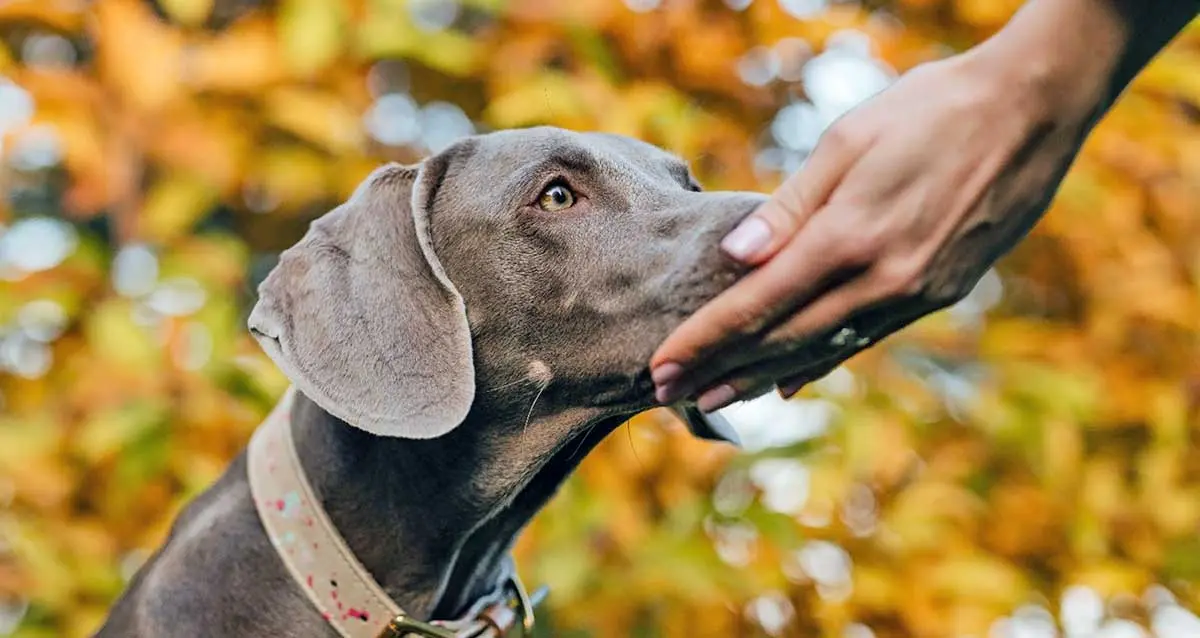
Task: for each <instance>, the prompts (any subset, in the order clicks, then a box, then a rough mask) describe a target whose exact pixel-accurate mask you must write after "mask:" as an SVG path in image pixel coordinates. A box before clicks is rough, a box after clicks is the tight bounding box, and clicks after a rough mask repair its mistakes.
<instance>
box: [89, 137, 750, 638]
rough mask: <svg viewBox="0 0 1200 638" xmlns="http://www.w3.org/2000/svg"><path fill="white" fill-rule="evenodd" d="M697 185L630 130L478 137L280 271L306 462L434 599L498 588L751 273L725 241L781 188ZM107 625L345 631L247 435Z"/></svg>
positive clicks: (277, 332) (263, 325) (381, 181)
mask: <svg viewBox="0 0 1200 638" xmlns="http://www.w3.org/2000/svg"><path fill="white" fill-rule="evenodd" d="M699 191H700V188H699V186H698V185H697V184H696V181H695V180H694V179H693V178H692V176H691V175H690V173H689V171H688V168H687V166H686V165H685V164H684V163H683V162H681V161H680V160H679V159H678V158H676V157H674V156H672V155H670V154H667V153H665V152H664V151H662V150H660V149H658V148H656V147H654V146H652V145H649V144H645V143H642V142H639V141H636V140H632V139H628V138H625V137H620V136H615V135H606V134H594V133H592V134H578V133H571V132H567V131H563V130H559V129H552V128H535V129H524V130H516V131H503V132H498V133H492V134H488V135H482V136H477V137H473V138H468V139H465V140H463V141H461V142H458V143H456V144H455V145H453V146H452V147H451V148H449V149H447V150H446V151H443V152H441V153H439V154H437V155H435V156H433V157H431V158H429V159H427V160H425V161H424V162H423V163H421V164H420V165H418V166H414V167H404V166H398V165H389V166H386V167H383V168H381V169H379V170H377V171H376V172H375V173H373V174H372V175H371V177H369V178H368V179H367V180H366V181H365V182H364V183H363V185H362V186H360V187H359V189H358V191H357V192H356V193H355V195H354V196H353V197H352V198H351V199H350V200H349V201H348V202H347V203H345V204H343V205H342V206H339V207H338V208H336V209H335V210H333V211H332V212H330V213H328V214H326V215H325V216H323V217H321V218H320V219H319V220H317V221H316V222H314V223H313V224H312V226H311V228H310V230H309V232H308V233H307V234H306V235H305V237H304V238H303V239H302V240H301V241H300V242H299V243H298V244H297V245H295V246H293V247H292V248H290V249H288V250H287V251H285V252H284V253H283V255H282V257H281V260H280V263H279V265H278V266H277V267H276V268H275V269H274V270H273V271H272V272H271V274H270V275H269V276H268V277H267V279H266V280H265V281H264V282H263V284H262V285H261V287H260V288H259V294H260V299H259V301H258V304H257V305H256V306H255V308H254V310H253V312H252V313H251V316H250V320H249V324H250V330H251V331H252V332H253V334H254V335H255V337H256V338H257V339H258V341H259V342H260V343H261V344H262V346H263V348H264V349H265V350H266V351H267V353H268V354H269V355H270V356H271V357H272V359H274V360H275V362H276V363H277V364H278V365H279V366H280V367H281V369H282V370H283V371H284V372H285V373H286V374H287V376H288V377H289V378H290V379H291V381H292V382H293V384H294V387H295V388H296V391H297V392H296V394H295V400H294V402H293V404H292V409H291V414H290V416H291V422H292V431H293V433H294V434H293V436H294V438H295V449H296V450H297V455H298V458H299V463H300V465H302V466H303V470H304V472H305V473H306V474H307V476H308V479H309V481H310V482H311V484H312V489H313V492H314V494H316V495H317V497H318V498H319V500H320V502H321V504H322V505H323V506H324V509H325V511H326V512H327V513H328V517H329V519H330V520H331V521H332V523H333V524H334V525H335V526H336V528H337V529H338V530H339V531H340V532H341V534H342V536H343V537H344V539H345V543H346V545H347V546H348V547H349V548H350V550H352V551H353V553H354V554H355V555H356V556H357V558H358V560H359V561H360V562H361V563H362V565H363V566H364V567H365V568H366V569H367V570H369V572H370V574H371V575H373V576H374V578H375V580H376V581H377V582H378V583H379V584H380V585H381V586H382V588H383V590H384V591H386V593H387V594H388V595H389V596H391V598H392V599H394V600H395V601H396V603H398V604H399V605H400V606H402V607H403V608H404V609H405V610H408V612H409V613H410V614H411V615H412V616H414V617H416V618H420V619H428V618H457V617H459V616H460V615H461V614H463V613H464V612H465V610H468V609H470V608H471V607H472V605H473V604H474V603H475V601H477V600H479V599H481V598H484V597H486V596H488V595H489V594H491V593H493V592H494V590H495V589H496V587H497V586H498V583H499V582H501V581H502V580H503V579H504V577H505V575H506V574H507V573H508V572H509V570H511V568H512V567H511V558H510V556H509V550H510V547H511V546H512V544H513V541H514V539H515V537H516V535H517V533H518V532H519V531H520V530H521V529H522V527H524V526H525V524H526V523H527V522H528V521H529V520H530V518H531V517H532V516H533V515H534V514H535V513H536V512H537V510H538V509H539V508H541V507H542V505H543V504H544V503H546V501H547V500H548V499H549V498H550V497H551V496H552V495H553V493H554V492H555V491H556V489H557V488H558V486H559V485H560V484H561V483H562V481H563V480H564V479H565V478H566V477H567V476H568V474H569V473H570V472H571V471H572V470H573V469H574V468H575V467H576V465H577V464H578V463H579V461H580V460H581V458H582V457H583V455H585V454H586V453H587V451H589V450H590V449H591V448H592V447H593V446H594V445H595V444H596V443H598V442H599V441H600V440H601V439H602V438H604V436H605V435H607V434H608V433H609V432H610V431H612V430H613V429H615V428H616V427H617V426H619V425H620V424H621V423H622V422H624V421H625V420H626V419H628V418H629V417H630V416H631V415H633V414H635V413H637V412H640V411H642V410H645V409H648V408H650V407H652V406H653V404H654V402H653V397H652V394H653V393H652V390H653V384H652V383H651V381H650V378H649V372H648V370H647V367H646V366H647V361H648V359H649V357H650V355H651V353H652V352H653V351H654V349H655V347H656V346H657V345H658V344H659V343H660V342H661V341H662V340H663V339H664V338H665V337H666V336H667V334H668V333H669V332H670V331H671V330H672V328H674V327H675V326H676V325H678V324H679V323H680V322H681V321H682V320H683V318H684V317H685V316H687V315H688V314H690V313H692V312H693V311H695V310H696V309H697V308H698V307H699V306H700V305H701V304H703V303H704V302H705V301H707V300H709V299H711V298H712V297H714V296H715V295H716V294H717V293H719V292H720V291H721V290H723V289H724V288H726V287H728V286H729V285H730V284H732V283H733V282H734V281H735V280H736V279H737V278H738V277H739V276H741V274H743V273H742V271H741V270H739V269H738V268H737V266H735V265H734V264H733V263H732V262H730V261H728V260H726V259H725V258H723V257H722V255H721V254H720V253H719V250H718V248H717V245H718V242H719V240H720V238H721V237H723V236H724V234H725V233H726V232H728V231H729V230H731V229H732V228H733V227H734V225H735V224H736V223H737V222H738V221H740V220H741V219H742V218H743V217H744V216H746V215H747V214H748V213H749V212H751V210H753V209H754V208H755V207H756V206H757V205H758V204H760V203H761V202H762V201H764V199H765V198H764V197H763V196H761V195H758V194H753V193H741V192H725V193H701V192H699ZM691 416H693V417H696V416H698V415H696V414H694V413H693V414H691ZM690 424H691V425H692V426H693V429H694V430H695V429H696V428H705V427H708V428H710V429H709V430H707V431H700V432H697V433H698V434H700V435H702V436H707V437H709V438H719V437H728V436H729V432H728V431H726V430H724V429H723V428H721V426H719V425H718V426H714V425H713V424H712V423H708V424H706V423H705V422H704V421H702V420H700V419H696V418H693V419H692V420H691V423H690ZM713 427H715V428H716V431H713V430H712V429H711V428H713ZM98 635H99V636H104V637H116V636H121V637H125V636H146V637H155V638H162V637H174V636H179V637H186V638H193V637H199V636H206V637H224V636H292V637H306V636H331V635H335V634H334V632H333V630H332V629H331V627H330V626H329V625H328V624H327V623H325V622H324V621H323V619H322V616H321V614H319V613H318V612H317V610H316V609H315V608H314V607H313V606H312V605H311V604H310V603H309V600H307V599H306V598H305V595H304V594H303V593H302V591H301V589H300V587H299V586H298V585H297V583H296V582H295V581H294V579H293V578H292V577H291V576H290V574H289V573H288V571H287V570H286V569H285V567H284V564H283V563H282V562H281V560H280V557H279V555H277V553H276V551H275V548H274V547H273V546H272V544H271V543H270V542H269V541H268V538H267V536H266V534H265V533H264V529H263V526H262V524H261V523H260V520H259V518H258V515H257V512H256V509H255V504H254V502H253V501H252V498H251V493H250V486H249V484H248V480H247V461H246V454H245V453H243V454H242V455H240V456H239V457H238V458H237V459H236V460H235V461H234V462H233V463H232V464H231V466H230V467H229V469H228V470H227V471H226V472H225V474H224V476H223V477H222V478H221V479H220V480H219V481H218V482H217V483H216V484H215V485H214V486H213V487H212V488H210V489H209V490H208V491H206V492H205V493H204V494H203V495H201V496H199V497H198V498H197V499H196V500H195V501H194V502H193V503H191V504H190V505H189V506H188V507H187V509H186V510H185V511H184V512H183V513H182V514H181V515H180V517H179V519H178V520H177V521H176V522H175V524H174V526H173V528H172V530H171V533H170V536H169V538H168V539H167V542H166V544H165V545H164V546H163V547H162V548H161V549H160V550H159V551H158V552H157V553H156V554H155V555H154V556H153V558H152V559H151V560H150V561H149V562H148V563H147V564H146V565H145V566H144V567H143V568H142V569H141V571H140V572H139V573H138V574H137V576H136V577H135V578H134V579H133V582H132V583H131V584H130V586H129V589H128V591H127V592H126V593H125V595H124V596H123V598H122V599H121V600H120V601H119V602H118V603H117V604H116V606H115V607H114V609H113V611H112V613H111V615H110V617H109V619H108V621H107V623H106V624H105V625H104V627H102V628H101V630H100V632H99V634H98Z"/></svg>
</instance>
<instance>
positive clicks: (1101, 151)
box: [0, 0, 1200, 638]
mask: <svg viewBox="0 0 1200 638" xmlns="http://www.w3.org/2000/svg"><path fill="white" fill-rule="evenodd" d="M864 4H867V5H870V6H867V7H864V6H860V5H859V4H857V3H854V2H835V3H832V4H830V3H827V2H823V1H821V0H811V1H810V0H725V1H724V2H721V1H718V0H661V1H658V0H628V2H624V3H623V2H621V1H620V0H575V1H572V2H563V1H558V0H510V1H508V2H505V1H503V0H460V1H458V2H454V1H446V0H409V1H407V2H406V1H405V0H277V1H275V2H267V1H260V0H158V2H149V1H144V0H96V1H95V2H90V3H88V2H81V1H68V0H8V1H7V2H0V40H2V42H3V44H4V46H0V149H2V152H3V156H2V160H3V163H2V164H0V189H2V193H3V198H0V635H4V634H5V633H6V632H12V633H13V635H16V636H20V637H22V638H34V637H43V636H44V637H51V636H69V637H70V636H83V635H87V633H88V632H89V631H90V630H92V629H94V628H95V627H96V626H97V624H98V622H99V621H100V619H101V618H102V617H103V615H104V614H105V612H106V610H107V606H108V605H109V604H110V603H111V601H112V600H113V598H114V597H115V596H116V595H117V594H118V593H119V592H120V591H121V589H122V588H123V586H124V583H125V579H126V578H127V577H128V576H129V575H130V574H131V573H132V571H133V570H134V569H136V567H137V566H138V565H139V564H140V561H142V560H144V559H145V557H146V555H147V552H148V551H149V550H151V549H152V548H154V547H156V546H157V545H158V544H159V542H160V541H161V540H162V538H163V535H164V533H165V531H166V529H167V526H168V525H169V523H170V521H171V519H172V517H173V516H174V514H175V513H176V512H177V511H178V509H179V508H180V507H181V505H182V504H183V503H185V502H186V501H187V500H188V499H190V498H191V497H193V496H194V495H196V494H197V493H198V492H199V491H201V490H203V489H204V488H205V487H206V486H208V485H209V484H210V483H211V482H212V481H213V480H214V479H215V477H216V476H217V475H218V473H219V472H220V471H222V469H223V468H224V466H225V464H226V463H227V462H228V461H229V460H230V459H231V458H232V456H233V455H235V454H236V453H237V452H238V451H239V450H240V448H241V446H242V445H244V443H245V442H246V440H247V438H248V436H249V434H250V432H251V431H252V430H253V428H254V427H255V426H256V425H257V423H258V422H259V420H260V418H261V417H262V416H263V415H264V414H265V412H266V410H267V409H268V408H269V407H270V406H271V405H272V404H273V402H274V400H275V398H276V397H278V396H279V394H280V392H281V391H282V390H283V388H284V387H285V385H286V380H285V379H284V378H283V377H282V376H281V375H280V373H279V372H278V371H277V370H276V369H275V368H274V367H273V366H272V365H271V364H270V363H269V362H268V360H267V359H266V358H265V356H264V355H263V354H262V353H261V352H260V351H259V350H258V348H257V346H255V345H254V344H253V343H252V341H251V340H250V339H249V337H248V335H247V334H246V331H245V329H244V317H245V313H246V311H247V308H248V304H249V302H251V301H252V299H253V295H254V292H253V291H254V286H255V285H256V284H257V282H258V281H259V280H261V278H262V276H263V275H264V274H265V273H266V271H267V270H269V268H270V267H271V265H272V263H273V261H272V260H273V257H274V255H275V254H276V253H277V252H278V251H279V250H280V249H282V248H284V247H286V246H288V245H290V244H291V243H292V242H294V241H295V240H296V239H297V238H298V237H299V236H300V234H301V233H302V232H303V229H304V228H305V226H306V224H307V223H308V222H309V221H310V220H311V219H313V218H314V217H316V216H317V215H319V214H321V213H323V212H324V211H326V210H328V209H329V208H330V207H331V206H333V205H334V204H336V203H337V202H338V201H339V200H341V199H342V198H344V197H346V196H347V195H348V194H349V193H350V191H351V190H352V189H353V187H354V186H355V185H356V184H357V182H358V181H359V180H360V179H361V178H362V177H363V176H364V175H365V174H366V173H367V172H368V171H369V170H370V169H371V168H372V167H373V166H375V165H376V164H378V163H379V162H381V161H383V160H386V159H397V160H402V161H411V160H414V159H417V158H419V157H421V156H422V155H424V154H426V153H428V152H429V151H430V150H431V149H432V150H436V149H437V148H439V147H440V146H442V145H444V144H445V143H447V142H448V141H449V140H451V139H453V138H454V137H455V136H457V135H462V134H465V133H469V132H471V131H481V130H487V129H489V128H491V129H495V128H505V127H518V126H526V125H532V124H542V123H544V124H554V125H558V126H563V127H568V128H575V129H599V130H605V131H610V132H617V133H624V134H628V135H633V136H636V137H639V138H642V139H645V140H647V141H650V142H653V143H656V144H660V145H662V146H664V147H667V148H669V149H671V150H673V151H675V152H678V153H680V154H681V155H683V156H684V157H686V158H688V159H689V160H690V161H691V162H692V163H693V166H694V168H695V170H696V171H697V173H698V174H699V176H700V177H701V179H702V181H703V182H704V183H705V184H706V186H708V187H710V188H750V189H759V190H764V191H766V190H769V189H770V188H771V187H772V186H773V185H774V184H776V183H778V180H779V178H780V177H781V175H782V174H783V173H784V172H786V171H790V170H794V169H795V168H796V167H798V166H799V162H800V160H801V159H802V157H803V154H804V152H805V150H806V149H807V148H808V147H810V146H811V142H812V140H813V139H815V135H816V134H817V133H819V130H820V128H821V127H822V126H823V125H824V124H826V123H827V122H828V120H829V119H830V118H831V117H834V116H836V114H837V110H838V109H839V108H843V109H844V108H845V107H848V106H849V104H843V103H842V102H846V101H848V100H849V101H854V100H857V99H861V98H862V97H865V95H866V94H869V92H870V91H871V90H874V88H878V87H876V86H875V85H876V84H880V83H886V81H887V79H888V78H890V77H893V76H894V74H895V73H898V72H903V71H904V70H906V69H908V68H911V67H912V66H914V65H916V64H919V63H920V62H922V61H926V60H930V59H934V58H935V57H937V56H941V55H946V54H948V53H949V52H951V51H953V50H954V49H960V48H963V47H966V46H969V45H970V44H971V43H972V42H975V41H977V40H979V39H980V38H982V37H985V36H986V35H987V34H988V33H990V32H992V31H993V30H994V29H996V28H998V27H999V25H1001V24H1003V22H1004V21H1005V19H1006V18H1007V17H1008V16H1009V15H1010V14H1011V13H1012V11H1014V10H1015V9H1016V8H1017V7H1018V6H1019V5H1020V4H1021V2H1019V1H1018V0H954V1H949V0H903V1H898V2H884V3H879V2H872V3H864ZM1197 26H1198V25H1196V24H1193V28H1191V29H1190V30H1189V31H1187V32H1185V34H1184V35H1183V36H1182V37H1181V38H1180V40H1179V41H1177V42H1176V43H1175V44H1174V45H1172V47H1171V48H1169V49H1168V50H1167V51H1166V52H1165V53H1164V54H1163V55H1162V56H1161V57H1160V58H1159V59H1158V61H1156V62H1155V63H1154V64H1153V65H1152V66H1151V67H1150V68H1149V69H1148V70H1147V72H1146V73H1144V74H1143V75H1142V77H1140V78H1139V79H1138V80H1137V82H1136V83H1135V85H1134V87H1133V88H1132V89H1131V91H1130V92H1129V93H1128V94H1126V95H1125V96H1124V98H1123V99H1122V101H1121V103H1120V104H1119V106H1118V107H1117V108H1116V109H1115V110H1114V111H1113V112H1112V113H1111V114H1110V115H1109V116H1108V117H1107V118H1106V119H1105V120H1104V121H1103V122H1102V123H1101V125H1100V126H1099V128H1098V129H1097V130H1096V131H1095V133H1094V134H1093V136H1092V137H1091V139H1090V140H1089V142H1088V144H1087V146H1086V148H1085V150H1084V153H1083V154H1082V156H1081V157H1080V158H1079V160H1078V161H1077V163H1076V165H1075V167H1074V168H1073V170H1072V172H1071V174H1070V176H1069V178H1068V179H1067V182H1066V184H1065V185H1064V187H1063V188H1062V190H1061V193H1060V196H1059V197H1058V198H1057V200H1056V202H1055V204H1054V207H1053V210H1052V212H1051V213H1050V214H1049V216H1048V217H1047V218H1046V220H1045V221H1044V222H1043V223H1042V224H1041V225H1040V226H1039V227H1038V228H1037V229H1036V230H1035V232H1034V234H1033V235H1032V236H1031V237H1030V238H1029V239H1028V241H1026V242H1025V243H1024V244H1023V245H1022V246H1021V248H1020V249H1019V250H1018V251H1017V252H1016V253H1015V254H1013V255H1012V256H1010V257H1009V258H1006V259H1005V260H1004V261H1003V262H1002V265H1001V267H1000V268H999V269H998V272H994V273H989V275H988V276H987V277H986V278H985V279H984V281H983V282H982V283H981V284H980V286H979V288H978V289H977V290H976V291H975V293H973V294H972V295H971V296H970V297H969V298H968V299H967V300H966V301H964V302H962V303H960V304H959V305H957V306H956V307H955V308H953V309H951V310H949V311H947V312H943V313H939V314H938V315H936V316H933V317H931V318H929V319H927V320H925V321H922V322H921V323H919V324H918V325H916V326H914V327H913V328H911V329H909V330H906V331H904V332H903V333H901V334H900V335H898V336H897V337H895V338H893V339H890V340H888V341H887V342H885V343H884V344H883V345H881V346H878V347H876V348H874V349H872V350H870V351H868V352H867V353H865V354H863V355H861V356H859V357H858V358H857V359H856V360H855V361H853V362H852V363H851V365H849V366H848V368H846V369H841V370H838V371H837V372H835V373H834V374H833V375H831V377H829V378H827V379H826V380H824V381H823V382H822V383H820V384H818V385H817V386H816V387H815V388H813V389H811V390H809V391H807V392H806V393H805V396H804V397H803V398H801V399H798V400H795V401H792V402H790V403H788V404H783V402H778V404H776V405H773V406H772V405H768V406H766V407H762V406H759V407H758V408H754V409H751V408H745V409H742V411H741V412H738V413H737V414H739V415H741V418H742V419H743V421H745V422H746V423H749V424H750V427H751V429H753V430H754V431H755V432H757V433H758V434H757V435H755V436H751V437H749V439H750V440H749V442H750V443H751V445H750V446H749V449H748V450H746V451H744V452H740V453H735V452H733V451H732V450H730V449H727V448H725V447H722V446H715V445H711V444H707V443H702V442H698V441H694V440H691V439H690V438H689V437H688V435H687V434H686V432H685V431H683V430H682V429H681V428H680V427H679V426H678V425H677V424H676V423H674V422H673V421H671V420H670V418H669V417H668V416H667V415H665V414H660V413H649V414H646V415H643V416H641V417H638V418H636V419H634V420H633V421H632V422H630V423H629V424H628V426H627V427H625V428H622V429H621V430H618V431H617V432H616V433H615V434H614V435H613V436H611V437H610V438H609V440H608V441H606V442H605V443H604V444H603V445H602V446H601V447H600V448H599V449H598V450H597V451H596V452H595V453H594V454H593V455H592V456H591V457H590V458H589V459H588V460H587V461H586V462H585V463H584V465H583V467H582V468H581V469H580V471H579V472H578V474H577V475H576V476H575V477H574V478H573V479H572V480H571V481H570V482H569V483H568V484H567V485H566V486H565V487H564V489H563V491H562V492H561V493H560V495H559V496H558V497H557V498H556V499H555V500H554V501H553V502H552V503H551V505H550V506H549V507H548V508H547V509H546V510H545V511H544V512H542V514H541V515H540V516H539V517H538V519H537V520H536V522H535V523H534V525H533V526H532V527H531V528H530V529H529V530H528V531H527V533H526V534H525V536H524V537H523V538H522V540H521V543H520V546H519V548H518V550H519V551H518V555H519V559H520V565H521V568H522V571H523V572H524V574H525V575H526V576H527V580H529V581H532V582H546V583H548V584H549V585H550V586H551V588H552V594H551V598H550V599H549V602H548V606H547V610H546V611H545V619H546V625H545V627H546V632H545V635H557V636H679V637H684V636H758V635H785V636H830V637H845V638H866V637H869V636H875V637H878V638H884V637H899V636H918V637H922V638H938V637H942V636H945V637H951V636H976V637H978V638H983V637H984V636H995V637H997V638H999V637H1005V636H1014V637H1015V636H1052V635H1056V634H1053V633H1045V632H1047V631H1050V630H1052V629H1053V628H1054V627H1057V628H1058V630H1059V631H1060V632H1061V633H1062V634H1063V635H1066V636H1072V637H1075V636H1090V635H1100V636H1108V635H1112V636H1118V635H1119V636H1137V635H1155V636H1160V637H1164V638H1166V637H1170V638H1177V637H1179V638H1181V637H1183V636H1187V635H1200V634H1188V633H1186V632H1187V631H1189V630H1188V627H1191V628H1192V629H1191V631H1196V627H1197V626H1200V620H1196V617H1195V616H1194V615H1192V614H1191V612H1189V611H1187V610H1189V609H1190V610H1193V611H1194V610H1196V609H1198V608H1200V28H1197ZM834 54H836V55H834ZM838 65H841V66H838ZM819 69H824V70H823V71H822V72H821V73H817V70H819ZM831 82H832V84H830V83H831ZM873 83H874V84H873ZM880 85H882V84H880ZM873 87H874V88H873ZM818 91H821V92H822V94H821V95H818V94H817V93H818ZM929 99H930V100H936V99H937V96H930V98H929ZM839 100H840V101H841V102H839ZM789 109H790V110H789ZM789 127H790V128H789ZM802 127H806V128H803V130H804V131H807V133H804V134H803V135H801V134H800V133H797V132H796V131H799V130H801V128H802ZM805 135H807V137H805ZM929 143H930V144H937V143H938V140H936V139H930V140H929ZM945 152H947V153H954V149H953V148H947V149H945ZM767 408H771V409H770V410H768V409H767ZM1189 623H1191V624H1189ZM1018 628H1020V629H1021V631H1026V632H1030V631H1042V632H1043V633H1019V634H1018V633H1015V632H1016V631H1017V629H1018ZM1031 628H1032V629H1031ZM1138 628H1141V629H1138ZM1097 631H1099V632H1110V633H1089V632H1097ZM1121 631H1124V632H1126V633H1116V632H1121ZM989 632H992V633H989ZM1004 632H1008V633H1004ZM1129 632H1134V633H1129ZM1137 632H1141V633H1137ZM1150 632H1155V633H1150Z"/></svg>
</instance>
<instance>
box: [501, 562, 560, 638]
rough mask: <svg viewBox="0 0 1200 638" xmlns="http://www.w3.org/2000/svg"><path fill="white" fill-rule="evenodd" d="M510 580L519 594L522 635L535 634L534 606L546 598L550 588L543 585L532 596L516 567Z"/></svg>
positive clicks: (518, 604)
mask: <svg viewBox="0 0 1200 638" xmlns="http://www.w3.org/2000/svg"><path fill="white" fill-rule="evenodd" d="M508 582H509V584H510V585H511V586H512V588H513V592H514V593H516V595H517V613H518V614H519V615H520V616H521V637H522V638H529V636H532V635H533V624H534V622H535V620H536V619H535V618H534V615H533V608H534V607H537V606H538V605H539V604H540V603H541V602H542V600H544V599H545V598H546V594H548V593H549V592H550V590H549V589H548V588H547V587H546V586H545V585H542V586H541V587H538V588H537V590H535V591H534V592H533V595H532V596H531V595H529V592H528V591H526V590H525V583H523V582H521V577H520V576H518V575H517V572H516V570H515V569H514V570H513V572H512V575H510V576H509V577H508Z"/></svg>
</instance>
